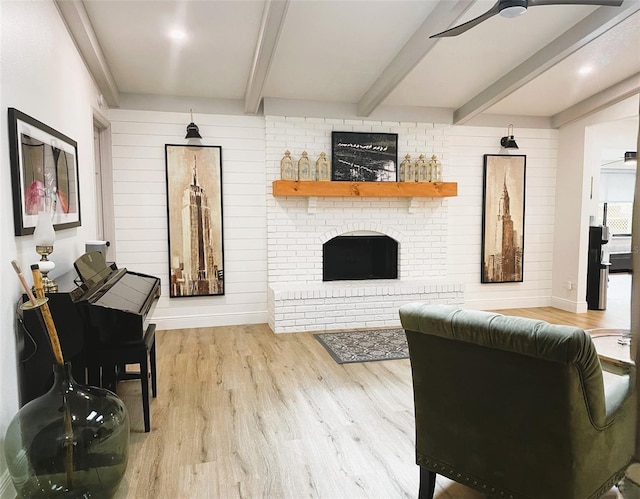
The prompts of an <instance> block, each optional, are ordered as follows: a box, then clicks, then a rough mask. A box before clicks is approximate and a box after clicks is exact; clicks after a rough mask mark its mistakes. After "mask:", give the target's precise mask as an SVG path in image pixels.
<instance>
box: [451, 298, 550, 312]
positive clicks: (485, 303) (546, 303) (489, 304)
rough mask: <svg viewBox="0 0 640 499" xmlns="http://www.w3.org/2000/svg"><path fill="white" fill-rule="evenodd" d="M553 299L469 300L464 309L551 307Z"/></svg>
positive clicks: (466, 301)
mask: <svg viewBox="0 0 640 499" xmlns="http://www.w3.org/2000/svg"><path fill="white" fill-rule="evenodd" d="M550 306H552V305H551V298H550V297H548V296H523V297H517V296H516V297H514V298H499V299H489V300H468V299H466V300H465V302H464V305H463V307H465V308H471V309H476V310H500V309H508V308H532V307H550Z"/></svg>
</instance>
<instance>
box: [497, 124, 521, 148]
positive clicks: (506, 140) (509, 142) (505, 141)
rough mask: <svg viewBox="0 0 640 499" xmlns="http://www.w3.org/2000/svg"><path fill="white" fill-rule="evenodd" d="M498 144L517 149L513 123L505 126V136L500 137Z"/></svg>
mask: <svg viewBox="0 0 640 499" xmlns="http://www.w3.org/2000/svg"><path fill="white" fill-rule="evenodd" d="M500 145H501V146H502V147H504V148H505V149H519V148H518V144H516V139H515V138H514V137H513V125H509V127H508V128H507V136H506V137H502V138H501V139H500Z"/></svg>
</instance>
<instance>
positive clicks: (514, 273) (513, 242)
mask: <svg viewBox="0 0 640 499" xmlns="http://www.w3.org/2000/svg"><path fill="white" fill-rule="evenodd" d="M526 165H527V157H526V156H525V155H515V154H514V155H511V154H485V155H484V177H483V198H482V268H481V282H482V283H505V282H522V281H523V279H524V276H523V274H524V211H525V188H526Z"/></svg>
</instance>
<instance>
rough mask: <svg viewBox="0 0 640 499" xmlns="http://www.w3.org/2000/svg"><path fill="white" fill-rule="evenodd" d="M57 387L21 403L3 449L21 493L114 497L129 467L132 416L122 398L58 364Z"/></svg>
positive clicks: (29, 495) (68, 367)
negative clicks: (76, 378)
mask: <svg viewBox="0 0 640 499" xmlns="http://www.w3.org/2000/svg"><path fill="white" fill-rule="evenodd" d="M53 370H54V382H53V387H52V388H51V390H49V391H48V392H47V393H46V394H44V395H42V396H41V397H38V398H37V399H34V400H32V401H31V402H29V403H28V404H26V405H25V406H24V407H22V408H21V409H20V410H19V411H18V413H17V414H16V415H15V417H14V418H13V419H12V420H11V423H10V424H9V427H8V428H7V432H6V436H5V442H4V451H5V456H6V460H7V466H8V468H9V473H10V474H11V479H12V481H13V485H14V487H15V488H16V491H17V493H18V497H21V498H29V497H47V498H53V497H65V498H70V497H73V498H75V497H83V498H89V497H95V498H102V497H104V498H108V497H112V496H113V495H114V494H115V492H116V490H117V489H118V486H119V485H120V482H121V481H122V478H123V477H124V473H125V470H126V467H127V459H128V454H129V416H128V413H127V409H126V407H125V406H124V403H123V402H122V401H121V400H120V399H119V398H118V396H117V395H116V394H114V393H112V392H110V391H109V390H105V389H103V388H97V387H90V386H83V385H79V384H78V383H76V382H75V381H74V380H73V377H72V375H71V364H70V363H68V362H67V363H65V364H64V365H60V364H56V365H54V368H53Z"/></svg>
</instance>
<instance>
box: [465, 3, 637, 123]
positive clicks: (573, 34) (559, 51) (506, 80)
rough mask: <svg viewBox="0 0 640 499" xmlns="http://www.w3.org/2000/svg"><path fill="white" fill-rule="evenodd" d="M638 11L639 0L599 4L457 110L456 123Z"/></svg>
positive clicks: (472, 114) (490, 104) (511, 91)
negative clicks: (600, 5) (611, 5)
mask: <svg viewBox="0 0 640 499" xmlns="http://www.w3.org/2000/svg"><path fill="white" fill-rule="evenodd" d="M541 8H547V9H551V8H553V7H541ZM639 10H640V2H639V1H638V0H625V2H624V3H623V4H622V5H621V6H620V7H600V8H599V9H598V10H596V11H595V12H593V13H592V14H591V15H589V16H587V17H586V18H584V19H583V20H582V21H580V22H579V23H578V24H576V25H575V26H574V27H573V28H571V29H570V30H568V31H566V32H565V33H564V34H563V35H560V36H559V37H558V38H556V39H555V40H553V41H552V42H551V43H549V44H548V45H547V46H546V47H544V48H542V49H540V50H539V51H538V52H536V53H535V54H534V55H532V56H531V57H530V58H529V59H527V60H526V61H524V62H523V63H522V64H520V65H519V66H517V67H516V68H515V69H513V70H512V71H510V72H509V73H507V74H506V75H504V76H503V77H502V78H500V79H499V80H498V81H496V82H495V83H494V84H492V85H491V86H489V87H487V88H486V89H485V90H483V91H482V92H480V93H479V94H478V95H476V96H475V97H473V98H472V99H471V100H469V101H468V102H467V103H465V104H463V105H462V106H461V107H459V108H458V109H456V110H455V111H454V112H453V123H454V124H456V125H463V124H465V123H466V122H467V121H469V120H470V119H471V118H473V117H474V116H477V115H478V114H480V113H482V112H483V111H485V110H486V109H488V108H490V107H491V106H493V105H494V104H496V103H497V102H499V101H501V100H502V99H504V98H505V97H507V96H508V95H510V94H512V93H513V92H515V91H516V90H518V89H519V88H521V87H522V86H524V85H526V84H527V83H529V82H530V81H531V80H533V79H534V78H536V77H538V76H539V75H541V74H542V73H543V72H545V71H546V70H547V69H549V68H551V67H553V66H555V65H556V64H558V63H559V62H560V61H562V60H563V59H564V58H565V57H567V56H569V55H571V54H573V53H574V52H576V51H577V50H579V49H581V48H582V47H584V46H585V45H587V44H588V43H589V42H591V41H593V40H594V39H596V38H597V37H598V36H600V35H602V34H603V33H604V32H606V31H607V30H609V29H611V28H612V27H614V26H615V25H617V24H619V23H621V22H622V21H624V20H625V19H626V18H628V17H629V16H631V15H633V14H635V13H636V12H637V11H639Z"/></svg>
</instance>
